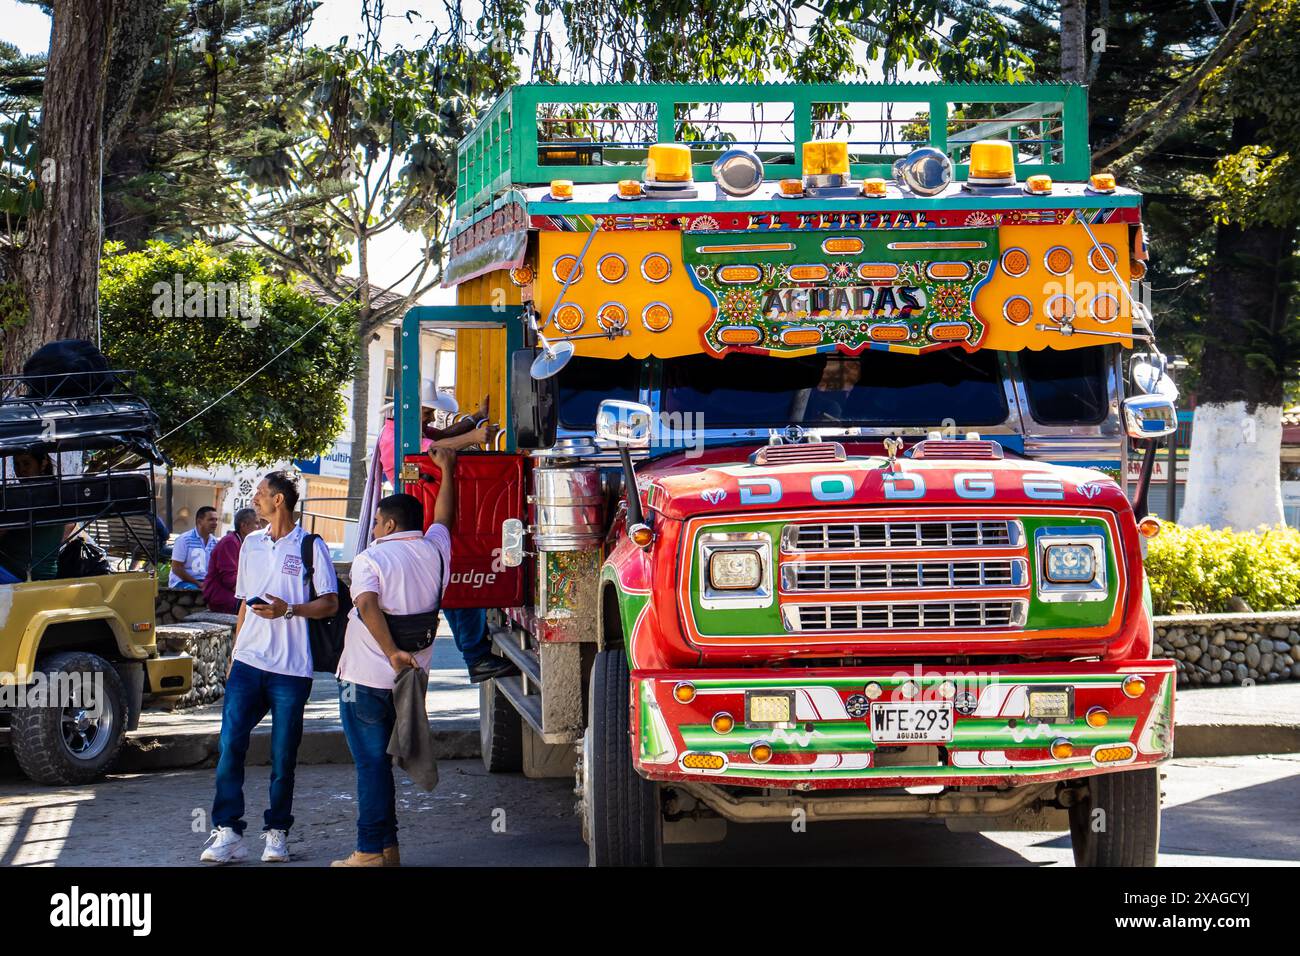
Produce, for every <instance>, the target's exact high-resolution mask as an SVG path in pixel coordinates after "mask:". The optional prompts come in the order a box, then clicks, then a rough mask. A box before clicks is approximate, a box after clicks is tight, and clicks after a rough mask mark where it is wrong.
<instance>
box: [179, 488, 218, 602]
mask: <svg viewBox="0 0 1300 956" xmlns="http://www.w3.org/2000/svg"><path fill="white" fill-rule="evenodd" d="M216 546H217V509H216V508H214V507H212V506H211V505H204V506H203V507H202V508H200V509H199V512H198V514H197V515H195V516H194V527H193V528H191V529H190V530H189V531H186V532H185V533H184V534H183V535H181V536H180V537H178V538H177V539H176V543H175V544H174V545H172V573H171V574H170V575H168V576H167V586H168V587H169V588H181V589H183V590H191V591H197V590H198V589H199V588H201V587H203V579H204V578H205V577H207V574H208V562H209V560H210V559H211V558H212V549H213V548H215V547H216Z"/></svg>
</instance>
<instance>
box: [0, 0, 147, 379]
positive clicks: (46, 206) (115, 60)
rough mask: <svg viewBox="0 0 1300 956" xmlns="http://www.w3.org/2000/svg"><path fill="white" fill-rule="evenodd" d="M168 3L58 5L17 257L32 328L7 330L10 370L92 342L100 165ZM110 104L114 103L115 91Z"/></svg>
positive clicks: (91, 0)
mask: <svg viewBox="0 0 1300 956" xmlns="http://www.w3.org/2000/svg"><path fill="white" fill-rule="evenodd" d="M161 3H162V0H55V2H54V3H53V4H52V7H53V27H52V30H51V34H50V52H49V57H48V63H47V67H46V71H45V79H44V86H43V90H42V94H41V124H40V134H39V139H38V151H37V153H36V154H35V157H34V158H36V159H38V160H39V165H38V166H36V167H35V168H33V169H31V170H30V171H29V175H31V176H32V178H31V181H30V184H31V187H32V188H31V190H30V191H31V193H32V196H31V200H30V204H29V205H28V206H27V208H26V209H24V210H23V217H24V220H25V221H24V223H23V233H24V234H23V236H22V238H21V240H20V244H21V253H20V256H19V262H20V268H21V277H22V286H23V294H24V298H25V301H26V305H27V311H28V315H27V317H26V321H23V322H21V323H14V324H11V325H8V326H7V327H6V328H5V330H4V359H3V361H4V371H6V372H10V373H12V372H15V371H18V370H19V369H21V367H22V364H23V362H24V361H25V360H26V358H27V356H28V355H29V354H30V353H31V352H33V351H35V349H36V348H37V347H39V346H40V345H41V344H42V343H44V342H47V341H50V340H52V339H58V338H67V337H79V338H94V337H95V329H96V326H97V324H98V323H97V316H98V294H97V290H96V283H97V281H98V266H99V255H100V244H101V236H102V224H101V221H100V203H101V174H102V157H103V152H104V150H105V149H106V148H111V146H112V139H111V137H112V136H113V135H114V134H115V133H116V132H117V131H119V130H120V129H121V125H120V123H121V119H120V114H121V112H122V111H123V110H125V109H127V108H128V107H129V105H130V103H131V101H132V99H133V98H134V95H135V90H136V89H137V87H138V85H139V78H140V72H141V64H140V59H141V57H143V56H145V55H146V54H147V44H145V43H144V42H142V39H141V38H142V37H145V36H152V30H153V24H154V23H155V22H156V17H157V13H158V10H159V9H160V6H161ZM110 87H111V89H112V95H111V96H110V95H109V92H108V91H109V89H110Z"/></svg>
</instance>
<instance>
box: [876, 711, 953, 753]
mask: <svg viewBox="0 0 1300 956" xmlns="http://www.w3.org/2000/svg"><path fill="white" fill-rule="evenodd" d="M871 739H872V741H874V742H875V743H878V744H917V743H925V744H930V743H947V742H948V741H950V740H952V704H951V703H947V702H943V703H937V702H927V703H912V702H910V701H890V702H889V703H886V704H872V705H871Z"/></svg>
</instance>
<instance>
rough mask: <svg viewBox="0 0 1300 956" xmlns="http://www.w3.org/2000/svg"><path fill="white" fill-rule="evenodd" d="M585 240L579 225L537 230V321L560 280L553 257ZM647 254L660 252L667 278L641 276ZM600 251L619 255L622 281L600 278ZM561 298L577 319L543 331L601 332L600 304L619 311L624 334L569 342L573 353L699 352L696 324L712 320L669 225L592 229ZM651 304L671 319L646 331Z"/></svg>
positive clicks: (553, 335) (572, 252) (552, 334)
mask: <svg viewBox="0 0 1300 956" xmlns="http://www.w3.org/2000/svg"><path fill="white" fill-rule="evenodd" d="M586 239H587V234H586V233H581V232H579V233H574V232H543V233H541V234H540V236H539V242H538V264H537V278H536V305H537V309H538V312H539V313H540V315H541V319H540V321H545V319H546V318H547V316H548V315H549V314H550V310H551V306H553V305H554V304H555V302H556V301H557V299H558V297H559V294H560V289H561V287H562V285H563V283H562V281H561V280H559V279H557V278H556V274H555V263H556V260H557V259H561V258H562V257H564V256H571V257H575V258H576V257H577V255H578V254H579V253H580V252H581V251H582V244H583V242H585V241H586ZM655 253H658V254H660V255H664V256H666V257H667V258H668V261H669V263H670V265H671V267H672V271H671V273H670V274H669V276H668V278H667V279H665V280H664V281H662V282H658V283H656V282H651V281H649V280H648V279H646V278H645V277H644V276H643V275H642V262H643V261H644V260H645V258H646V256H649V255H652V254H655ZM607 255H618V256H622V257H623V259H625V260H626V261H627V274H626V277H625V278H624V279H623V280H622V281H620V282H616V283H609V282H605V281H602V279H601V278H600V275H599V273H598V271H597V268H596V265H597V263H598V262H600V260H601V257H602V256H607ZM564 302H565V304H568V303H573V304H575V305H577V306H578V307H579V308H580V309H581V310H582V318H581V322H580V323H579V324H575V325H573V326H572V332H564V331H561V330H560V329H559V328H557V327H556V325H555V324H554V323H551V324H550V325H544V326H543V328H542V332H543V334H544V335H546V337H547V338H550V339H559V338H564V337H565V336H566V335H567V334H573V335H587V334H590V333H599V332H602V331H604V330H603V329H602V327H601V325H600V322H599V316H600V313H601V310H602V309H603V308H604V307H605V306H606V305H608V304H617V305H621V306H623V308H624V309H625V310H626V313H627V329H628V330H629V331H630V333H631V334H630V335H623V336H618V337H617V338H614V339H609V338H605V337H601V338H594V339H576V340H575V341H574V343H573V344H574V347H575V348H576V349H577V354H579V355H587V356H592V357H595V358H611V359H612V358H623V357H624V356H626V355H631V356H633V357H634V358H639V359H643V358H646V357H648V356H650V355H656V356H658V357H659V358H671V357H673V356H677V355H695V354H697V353H699V352H703V351H704V330H705V329H706V328H707V327H708V326H709V323H710V322H712V321H713V305H712V303H711V302H710V301H709V297H708V296H706V295H705V294H704V293H703V292H700V291H699V290H698V289H696V288H695V286H694V285H693V284H692V283H691V279H690V276H689V275H688V274H687V272H686V267H685V266H684V265H683V264H682V246H681V234H680V233H678V232H676V231H667V230H665V231H645V232H632V231H627V232H619V231H613V232H607V233H606V232H602V233H597V234H596V237H595V238H594V239H592V241H591V248H589V249H588V250H587V254H586V256H585V257H584V258H583V262H582V274H581V277H580V278H579V279H578V280H577V281H575V282H574V283H573V284H572V285H570V286H569V291H568V293H567V294H566V295H565V297H564ZM652 303H662V304H664V305H666V306H668V308H670V309H671V310H672V313H673V318H672V323H671V324H670V325H669V326H668V327H667V328H666V329H664V330H663V331H661V332H654V331H651V329H649V328H647V326H646V325H645V323H644V322H643V321H642V315H643V313H644V311H645V309H646V307H647V306H649V305H651V304H652ZM566 325H568V323H566Z"/></svg>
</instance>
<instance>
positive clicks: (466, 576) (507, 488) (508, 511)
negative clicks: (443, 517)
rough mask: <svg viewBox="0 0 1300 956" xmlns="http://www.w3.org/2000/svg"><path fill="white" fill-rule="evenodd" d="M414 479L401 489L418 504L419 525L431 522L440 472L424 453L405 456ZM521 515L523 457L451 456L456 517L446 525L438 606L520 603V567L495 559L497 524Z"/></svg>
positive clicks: (498, 537)
mask: <svg viewBox="0 0 1300 956" xmlns="http://www.w3.org/2000/svg"><path fill="white" fill-rule="evenodd" d="M405 461H406V463H407V464H411V465H415V466H416V468H417V469H418V470H419V474H420V478H419V480H418V481H408V482H406V483H405V486H404V488H403V490H404V491H405V492H406V493H407V494H410V495H414V496H415V497H416V498H418V499H419V500H420V503H421V504H422V505H424V526H425V529H426V530H427V529H428V527H429V525H430V524H432V523H433V505H434V502H435V501H437V499H438V487H439V484H440V483H441V480H442V475H441V473H440V472H439V471H438V468H437V467H436V466H435V465H434V464H433V463H432V462H431V461H430V460H429V457H428V455H407V456H406V459H405ZM507 518H519V519H521V520H523V518H524V456H522V455H513V454H502V453H499V452H472V451H467V452H462V453H461V454H460V455H458V456H457V458H456V520H455V524H454V526H453V527H452V530H451V581H450V582H449V583H448V585H447V590H446V591H444V592H443V595H442V606H443V607H448V608H462V607H484V608H497V607H520V606H521V605H522V604H523V603H524V572H523V568H522V567H517V568H507V567H505V566H503V565H502V564H501V523H502V522H503V521H505V520H506V519H507Z"/></svg>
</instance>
